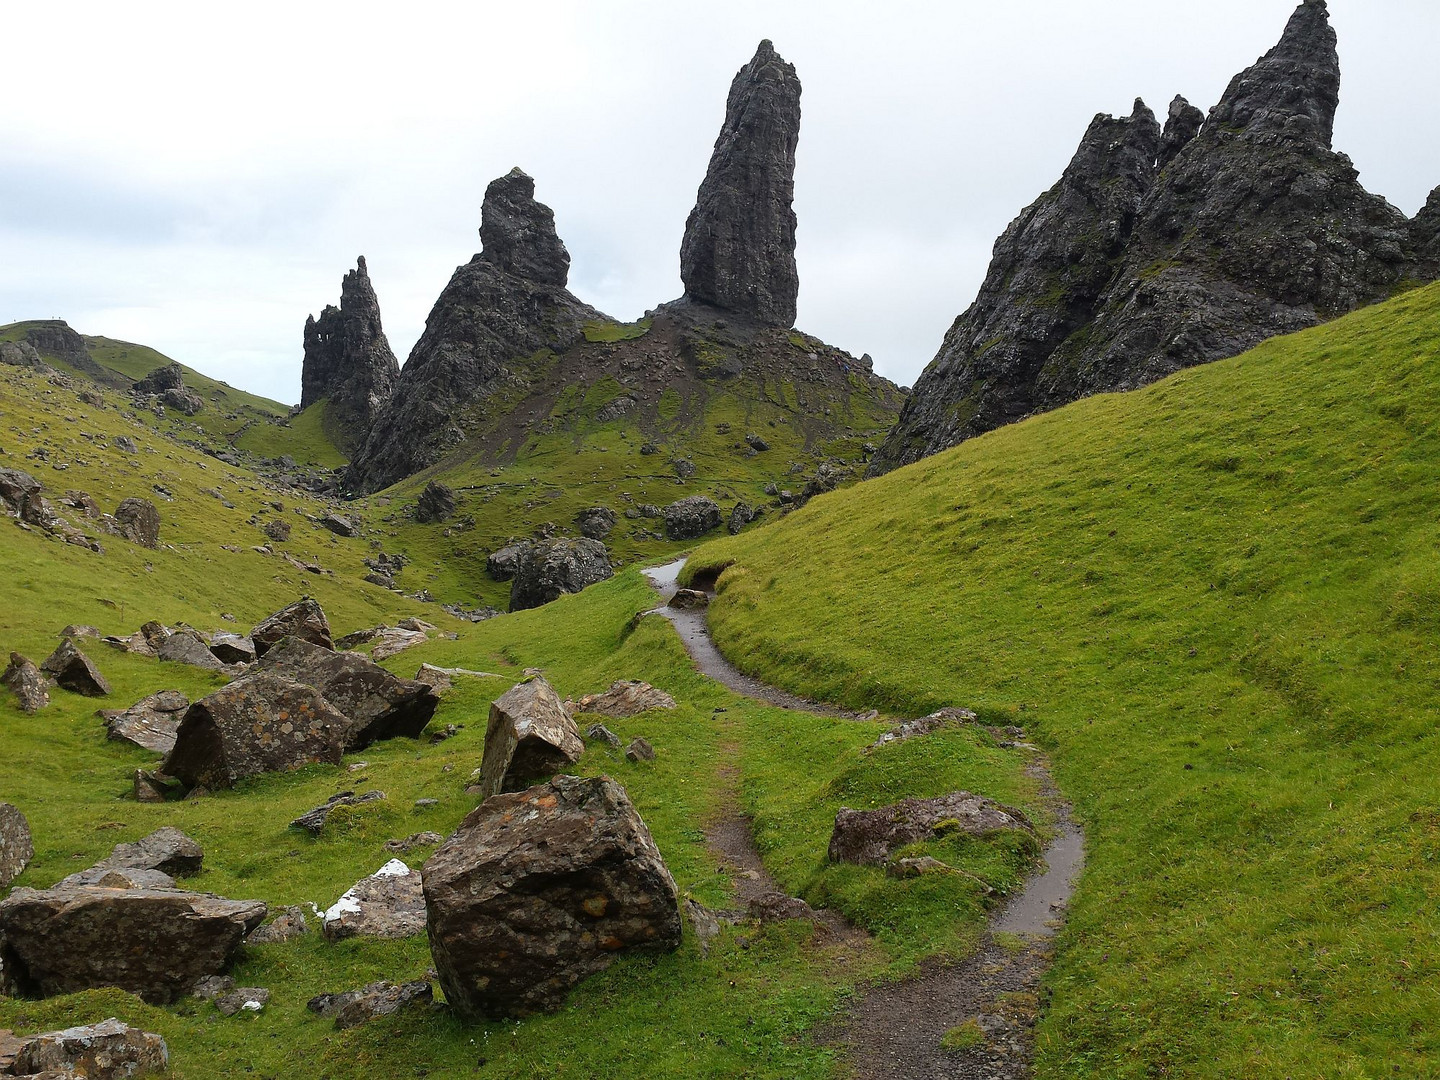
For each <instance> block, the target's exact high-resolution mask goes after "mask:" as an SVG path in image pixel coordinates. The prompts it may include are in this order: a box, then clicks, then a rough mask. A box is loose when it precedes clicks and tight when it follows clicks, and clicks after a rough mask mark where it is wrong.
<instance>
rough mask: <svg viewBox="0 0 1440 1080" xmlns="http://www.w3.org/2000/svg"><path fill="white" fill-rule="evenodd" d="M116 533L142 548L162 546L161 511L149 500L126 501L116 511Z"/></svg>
mask: <svg viewBox="0 0 1440 1080" xmlns="http://www.w3.org/2000/svg"><path fill="white" fill-rule="evenodd" d="M115 531H116V532H117V533H119V534H120V536H122V537H124V538H125V539H126V540H129V541H130V542H131V543H132V544H139V545H140V546H141V547H147V548H158V547H159V546H160V511H159V510H158V509H156V507H155V504H154V503H152V502H151V501H150V500H149V499H136V498H130V499H124V500H122V501H121V503H120V506H119V507H118V508H117V509H116V511H115Z"/></svg>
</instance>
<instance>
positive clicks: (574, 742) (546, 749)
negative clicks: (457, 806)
mask: <svg viewBox="0 0 1440 1080" xmlns="http://www.w3.org/2000/svg"><path fill="white" fill-rule="evenodd" d="M584 752H585V744H584V743H583V742H581V741H580V732H579V730H578V729H577V728H576V727H575V721H574V720H572V719H571V718H570V714H569V713H568V712H567V711H566V710H565V705H564V703H563V702H562V701H561V700H560V695H559V694H557V693H555V688H554V687H553V686H551V685H550V684H549V683H548V682H546V681H545V680H544V679H542V678H541V677H540V676H538V675H537V676H535V677H534V678H532V679H529V680H528V681H526V682H523V683H519V684H517V685H515V686H512V687H511V688H510V689H509V690H507V691H505V693H503V694H501V695H500V696H499V697H498V698H496V699H495V700H494V701H492V702H491V703H490V720H489V723H488V724H487V725H486V728H485V757H484V760H483V761H482V762H481V765H480V774H481V779H480V797H481V798H482V799H483V798H489V797H490V796H491V795H497V794H499V793H500V792H502V791H519V790H520V789H522V788H524V787H526V786H527V785H528V784H530V783H531V782H532V781H534V780H538V779H539V778H541V777H544V776H550V775H552V774H554V773H557V772H559V771H560V770H561V769H567V768H569V767H570V766H571V765H573V764H575V762H577V761H579V760H580V755H581V754H583V753H584Z"/></svg>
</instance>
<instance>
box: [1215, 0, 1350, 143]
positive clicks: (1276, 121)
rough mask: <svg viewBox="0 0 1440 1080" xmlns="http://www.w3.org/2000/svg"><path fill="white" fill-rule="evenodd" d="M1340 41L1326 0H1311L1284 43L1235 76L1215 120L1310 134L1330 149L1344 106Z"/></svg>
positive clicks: (1297, 13)
mask: <svg viewBox="0 0 1440 1080" xmlns="http://www.w3.org/2000/svg"><path fill="white" fill-rule="evenodd" d="M1336 41H1337V39H1336V36H1335V29H1334V28H1333V27H1332V26H1331V25H1330V12H1329V10H1328V9H1327V8H1326V6H1325V0H1305V2H1304V3H1302V4H1301V5H1300V6H1299V7H1298V8H1296V9H1295V13H1294V14H1293V15H1291V16H1290V22H1289V24H1288V25H1286V27H1285V33H1284V34H1283V35H1281V37H1280V41H1279V43H1278V44H1277V45H1276V46H1275V47H1274V48H1273V49H1271V50H1270V51H1269V52H1267V53H1266V54H1265V55H1264V56H1262V57H1261V58H1260V59H1259V60H1257V61H1256V62H1255V63H1254V64H1253V65H1251V66H1250V67H1248V68H1246V69H1245V70H1244V71H1242V72H1241V73H1240V74H1239V75H1236V76H1235V78H1233V79H1231V80H1230V85H1229V86H1228V87H1227V88H1226V90H1225V95H1224V97H1222V98H1221V99H1220V103H1219V104H1218V105H1216V106H1215V108H1214V109H1213V110H1212V111H1211V114H1210V119H1211V122H1212V123H1218V124H1222V125H1225V126H1229V127H1234V128H1243V129H1246V130H1247V131H1249V132H1251V133H1263V134H1291V135H1299V136H1302V137H1303V136H1309V137H1312V138H1314V139H1316V140H1317V141H1319V142H1320V143H1322V144H1323V145H1324V146H1325V148H1326V149H1329V148H1330V145H1331V139H1332V137H1333V135H1334V131H1335V110H1336V109H1337V108H1339V105H1340V54H1339V52H1338V51H1337V50H1336Z"/></svg>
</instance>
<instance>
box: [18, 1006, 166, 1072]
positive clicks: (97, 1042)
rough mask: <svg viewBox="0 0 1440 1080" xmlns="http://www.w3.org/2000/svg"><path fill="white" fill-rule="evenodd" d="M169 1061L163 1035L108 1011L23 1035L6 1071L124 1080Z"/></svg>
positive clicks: (161, 1067) (160, 1069)
mask: <svg viewBox="0 0 1440 1080" xmlns="http://www.w3.org/2000/svg"><path fill="white" fill-rule="evenodd" d="M169 1065H170V1049H169V1047H167V1046H166V1045H165V1040H164V1039H162V1038H161V1037H160V1036H159V1035H155V1034H152V1033H151V1032H148V1031H141V1030H140V1029H139V1028H133V1027H130V1026H129V1025H128V1024H123V1023H121V1022H120V1021H119V1020H117V1019H115V1018H114V1017H111V1018H110V1019H108V1020H102V1021H100V1022H99V1023H98V1024H87V1025H85V1026H83V1027H71V1028H65V1029H64V1030H63V1031H47V1032H45V1033H43V1034H41V1035H31V1036H28V1037H26V1038H25V1039H24V1040H23V1045H22V1046H21V1047H20V1049H19V1051H18V1052H17V1053H16V1055H15V1061H14V1063H13V1064H12V1065H11V1066H10V1068H9V1069H8V1070H7V1071H8V1072H10V1073H12V1074H14V1075H16V1076H36V1077H46V1078H59V1077H84V1078H85V1080H129V1078H131V1077H137V1076H150V1075H153V1074H155V1073H162V1072H164V1071H165V1070H166V1069H167V1068H168V1067H169Z"/></svg>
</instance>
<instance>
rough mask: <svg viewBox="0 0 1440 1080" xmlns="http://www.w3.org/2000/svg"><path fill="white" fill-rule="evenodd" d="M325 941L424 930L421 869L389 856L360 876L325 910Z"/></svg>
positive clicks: (408, 934) (405, 934)
mask: <svg viewBox="0 0 1440 1080" xmlns="http://www.w3.org/2000/svg"><path fill="white" fill-rule="evenodd" d="M321 932H322V933H323V934H324V935H325V939H326V940H327V941H342V940H344V939H345V938H349V937H373V938H407V937H413V936H414V935H416V934H423V933H424V932H425V897H424V896H423V895H422V894H421V891H420V871H419V870H412V869H410V867H408V866H406V865H405V863H403V862H401V861H400V860H399V859H391V860H390V861H389V862H387V863H386V864H385V865H384V866H382V867H381V868H380V869H379V870H377V871H375V873H373V874H371V875H370V876H369V877H365V878H361V879H360V880H359V881H357V882H356V883H355V884H354V885H353V886H351V887H350V888H349V889H347V890H346V892H345V895H344V896H342V897H340V899H339V900H337V901H335V903H334V904H332V905H331V906H330V908H329V910H327V911H326V912H325V916H324V921H323V925H322V926H321Z"/></svg>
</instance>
